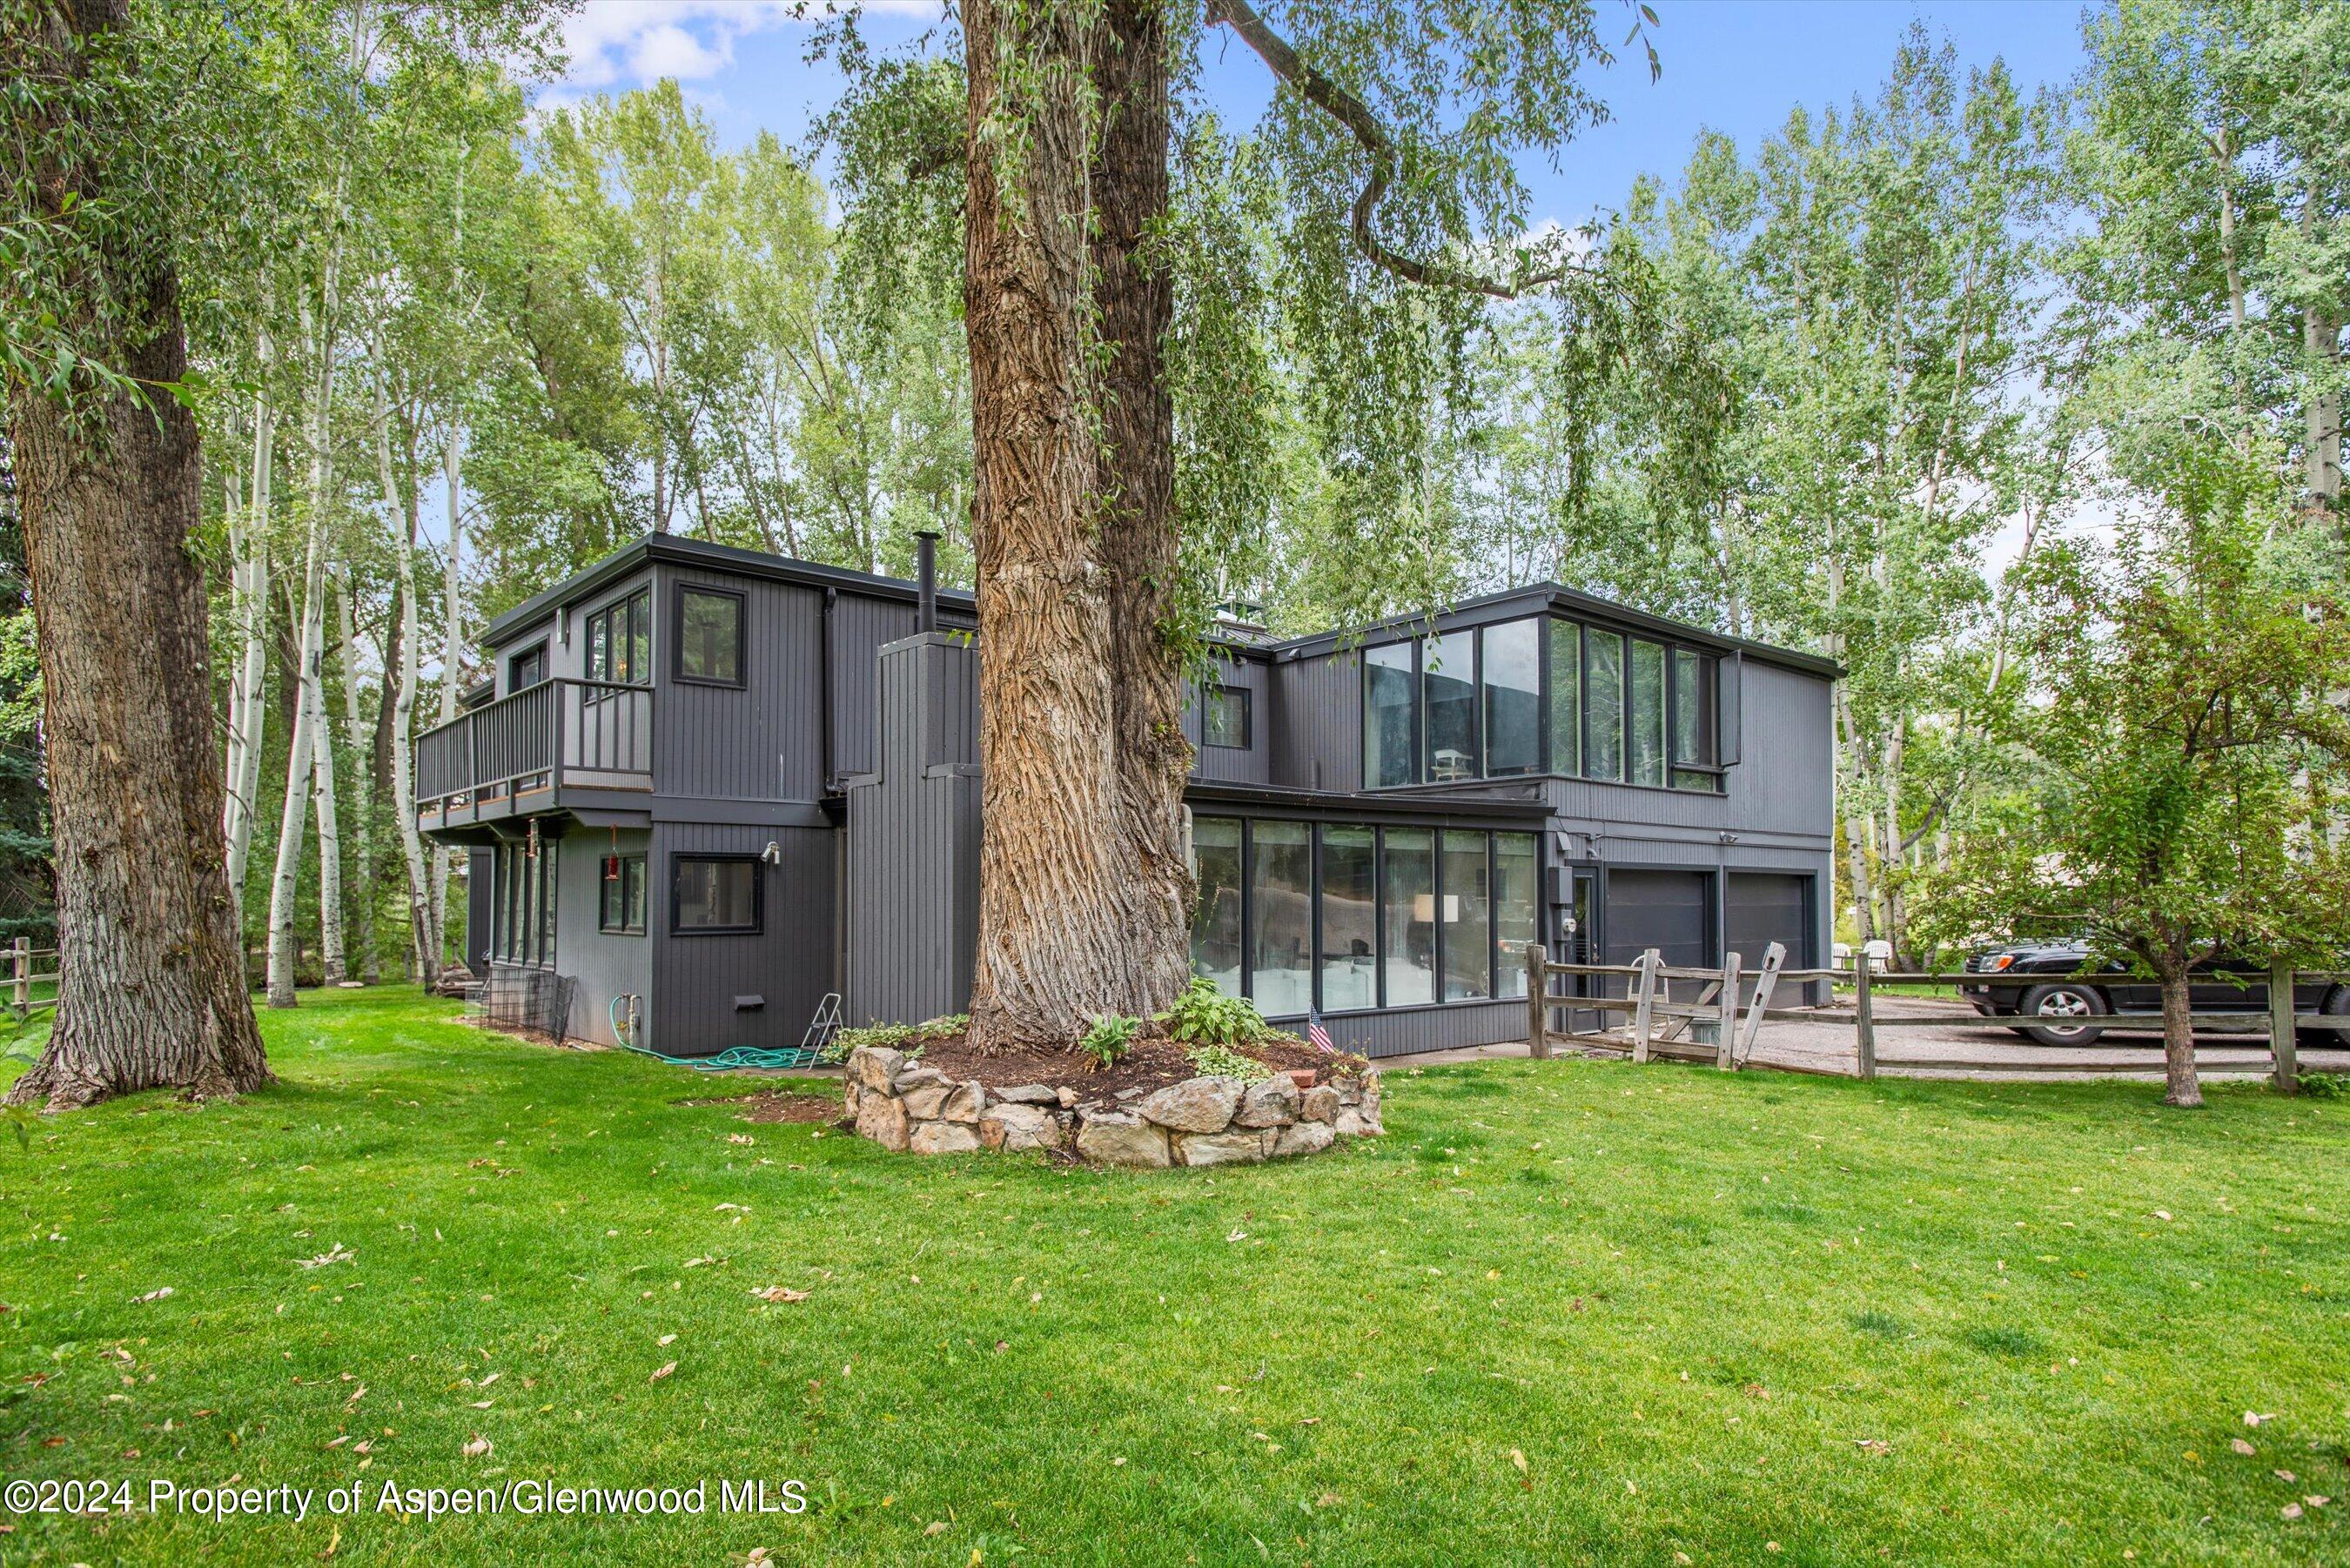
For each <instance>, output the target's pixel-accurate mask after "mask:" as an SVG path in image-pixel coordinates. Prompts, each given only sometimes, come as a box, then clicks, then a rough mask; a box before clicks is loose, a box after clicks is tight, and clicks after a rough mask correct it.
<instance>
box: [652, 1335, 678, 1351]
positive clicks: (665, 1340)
mask: <svg viewBox="0 0 2350 1568" xmlns="http://www.w3.org/2000/svg"><path fill="white" fill-rule="evenodd" d="M653 1343H654V1344H655V1345H660V1346H662V1347H663V1348H667V1347H668V1346H670V1345H675V1344H676V1343H677V1335H675V1334H662V1335H661V1336H660V1338H659V1339H657V1340H655V1341H653Z"/></svg>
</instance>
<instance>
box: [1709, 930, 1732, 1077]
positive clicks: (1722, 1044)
mask: <svg viewBox="0 0 2350 1568" xmlns="http://www.w3.org/2000/svg"><path fill="white" fill-rule="evenodd" d="M1717 1009H1718V1011H1719V1012H1721V1023H1719V1024H1717V1025H1716V1026H1715V1028H1716V1031H1717V1033H1716V1036H1715V1039H1714V1042H1713V1064H1714V1065H1715V1066H1716V1067H1717V1068H1719V1069H1721V1071H1722V1072H1725V1073H1727V1072H1729V1071H1730V1051H1731V1046H1732V1045H1734V1044H1737V1039H1738V955H1737V954H1736V953H1731V954H1730V955H1729V956H1728V957H1727V958H1725V959H1723V960H1722V961H1721V997H1720V998H1719V999H1718V1001H1717Z"/></svg>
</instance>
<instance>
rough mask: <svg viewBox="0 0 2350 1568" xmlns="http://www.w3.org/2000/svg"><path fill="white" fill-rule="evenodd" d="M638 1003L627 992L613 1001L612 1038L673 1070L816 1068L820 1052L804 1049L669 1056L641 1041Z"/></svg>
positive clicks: (752, 1048) (745, 1048)
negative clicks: (626, 1006) (624, 1005)
mask: <svg viewBox="0 0 2350 1568" xmlns="http://www.w3.org/2000/svg"><path fill="white" fill-rule="evenodd" d="M638 1001H639V998H638V997H637V996H636V995H635V993H634V992H621V993H620V994H619V995H618V996H616V997H614V998H612V1001H611V1004H610V1005H609V1006H608V1007H607V1008H606V1009H605V1010H604V1016H605V1018H606V1020H607V1021H608V1022H609V1023H611V1025H612V1038H613V1039H615V1040H618V1041H619V1043H620V1044H621V1047H622V1048H623V1049H625V1050H629V1051H633V1052H635V1053H636V1054H638V1055H639V1056H650V1057H651V1058H652V1059H653V1060H654V1061H656V1062H665V1063H667V1064H669V1065H671V1066H672V1067H691V1068H692V1069H693V1070H694V1071H695V1072H697V1073H729V1072H734V1071H737V1070H739V1069H741V1068H744V1067H765V1068H777V1067H813V1066H815V1065H816V1051H815V1050H814V1049H813V1048H811V1047H808V1046H804V1045H787V1046H781V1047H774V1048H770V1047H767V1046H764V1045H730V1046H728V1047H727V1048H726V1049H725V1050H723V1051H721V1052H719V1053H718V1054H716V1055H715V1056H671V1055H666V1054H663V1053H661V1052H659V1051H656V1050H654V1049H653V1048H652V1047H651V1046H650V1045H647V1044H642V1043H641V1042H640V1041H639V1040H638V1038H637V1033H638V1026H637V1007H636V1004H637V1002H638ZM622 1002H627V1003H628V1004H629V1009H628V1016H627V1017H625V1018H623V1017H622V1016H621V1014H620V1004H621V1003H622Z"/></svg>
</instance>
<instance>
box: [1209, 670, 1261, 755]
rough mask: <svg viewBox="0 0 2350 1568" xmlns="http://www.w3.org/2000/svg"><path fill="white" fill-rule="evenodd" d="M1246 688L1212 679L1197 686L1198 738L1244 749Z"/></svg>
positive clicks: (1247, 740) (1245, 749)
mask: <svg viewBox="0 0 2350 1568" xmlns="http://www.w3.org/2000/svg"><path fill="white" fill-rule="evenodd" d="M1249 695H1250V694H1249V691H1248V688H1246V687H1244V686H1220V685H1217V684H1215V683H1213V682H1210V683H1209V684H1208V685H1206V686H1203V687H1201V690H1200V739H1201V743H1203V744H1206V745H1211V746H1225V747H1229V748H1231V749H1232V750H1233V751H1241V752H1244V751H1247V750H1248V748H1249V744H1250V741H1249V735H1250V727H1249V718H1250V715H1249Z"/></svg>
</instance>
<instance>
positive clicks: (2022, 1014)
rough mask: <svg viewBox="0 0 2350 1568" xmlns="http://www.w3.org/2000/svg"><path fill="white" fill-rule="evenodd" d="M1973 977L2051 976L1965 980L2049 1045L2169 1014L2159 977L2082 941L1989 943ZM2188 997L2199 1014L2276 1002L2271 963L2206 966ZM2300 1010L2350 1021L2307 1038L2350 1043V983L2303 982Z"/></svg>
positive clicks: (1996, 1013)
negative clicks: (2115, 1021) (2000, 981)
mask: <svg viewBox="0 0 2350 1568" xmlns="http://www.w3.org/2000/svg"><path fill="white" fill-rule="evenodd" d="M1966 967H1967V971H1968V972H1969V973H1970V974H2044V975H2046V976H2048V979H2047V980H2046V981H2043V982H2042V983H2040V984H2037V985H1961V986H1960V987H1959V994H1960V995H1961V996H1963V997H1965V998H1966V999H1967V1001H1968V1002H1970V1004H1971V1005H1972V1006H1973V1008H1974V1010H1975V1011H1976V1012H1979V1013H1981V1014H1982V1015H1983V1016H1984V1017H1986V1018H2030V1019H2032V1020H2033V1023H2019V1024H2017V1025H2016V1026H2015V1032H2016V1033H2018V1034H2021V1035H2023V1036H2024V1037H2025V1038H2027V1039H2031V1040H2037V1041H2038V1042H2040V1044H2043V1045H2086V1044H2090V1043H2092V1042H2093V1041H2095V1039H2096V1038H2097V1036H2098V1035H2099V1034H2101V1033H2104V1031H2105V1030H2106V1028H2109V1027H2112V1025H2110V1024H2098V1023H2091V1022H2089V1021H2090V1020H2092V1019H2097V1018H2107V1017H2112V1016H2114V1015H2116V1014H2119V1015H2122V1016H2125V1017H2126V1016H2129V1015H2132V1014H2137V1015H2151V1016H2155V1017H2159V1016H2160V1015H2161V1012H2162V992H2161V988H2160V987H2158V985H2157V984H2156V983H2155V982H2154V981H2152V980H2151V979H2149V978H2147V977H2146V976H2143V975H2136V974H2132V973H2130V972H2129V966H2128V965H2126V964H2124V963H2121V962H2119V961H2115V960H2110V959H2095V960H2093V959H2092V958H2091V957H2090V950H2089V946H2088V944H2087V943H2085V942H2081V941H2057V942H2012V943H2008V944H2006V945H2004V946H2001V947H1995V948H1990V949H1987V950H1984V951H1982V952H1979V953H1976V954H1975V955H1974V956H1973V957H1971V958H1970V959H1968V960H1967V965H1966ZM2187 995H2188V1002H2189V1005H2190V1006H2192V1007H2194V1008H2195V1009H2196V1010H2197V1011H2198V1012H2207V1011H2208V1012H2258V1011H2259V1010H2261V1009H2262V1008H2265V1007H2267V1006H2268V1004H2269V980H2268V971H2267V968H2266V966H2265V965H2255V964H2247V963H2237V962H2231V961H2228V960H2225V959H2220V960H2214V961H2210V962H2208V963H2199V964H2197V965H2196V966H2195V968H2194V969H2193V971H2191V972H2190V974H2189V981H2188V992H2187ZM2293 1011H2294V1012H2322V1013H2324V1014H2326V1015H2328V1016H2329V1017H2336V1018H2340V1019H2342V1020H2343V1025H2344V1027H2343V1029H2342V1030H2339V1031H2337V1030H2335V1029H2334V1028H2332V1027H2330V1026H2328V1027H2322V1028H2318V1029H2314V1030H2312V1029H2304V1030H2303V1031H2302V1032H2301V1033H2302V1038H2303V1041H2304V1042H2305V1043H2308V1044H2320V1045H2330V1044H2350V985H2338V984H2335V983H2334V982H2333V981H2308V982H2305V983H2304V982H2298V981H2297V982H2296V983H2295V984H2294V986H2293Z"/></svg>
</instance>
